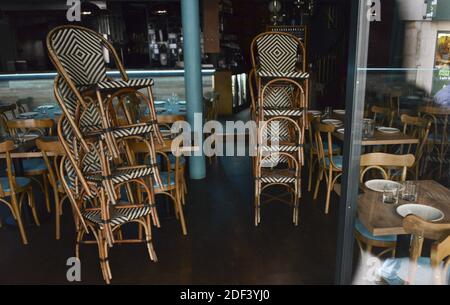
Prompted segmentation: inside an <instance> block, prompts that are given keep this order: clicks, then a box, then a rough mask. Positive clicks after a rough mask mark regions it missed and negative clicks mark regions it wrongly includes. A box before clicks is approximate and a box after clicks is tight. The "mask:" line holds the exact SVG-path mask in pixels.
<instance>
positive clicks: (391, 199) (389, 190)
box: [383, 185, 400, 204]
mask: <svg viewBox="0 0 450 305" xmlns="http://www.w3.org/2000/svg"><path fill="white" fill-rule="evenodd" d="M399 193H400V189H399V188H398V187H397V186H388V185H387V186H385V187H384V190H383V203H386V204H397V203H398V196H399Z"/></svg>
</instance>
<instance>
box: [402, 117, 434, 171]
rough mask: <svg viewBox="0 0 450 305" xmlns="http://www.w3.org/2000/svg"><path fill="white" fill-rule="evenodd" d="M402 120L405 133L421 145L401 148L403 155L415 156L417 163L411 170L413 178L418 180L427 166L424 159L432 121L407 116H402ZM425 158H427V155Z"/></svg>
mask: <svg viewBox="0 0 450 305" xmlns="http://www.w3.org/2000/svg"><path fill="white" fill-rule="evenodd" d="M400 120H401V122H402V124H403V133H404V134H407V135H410V136H412V137H415V138H418V139H419V144H415V145H413V144H410V145H405V146H404V145H402V146H401V147H400V151H401V153H402V154H405V153H406V154H410V153H413V154H414V156H415V162H414V165H413V166H412V167H411V168H410V169H409V170H410V172H411V173H412V174H413V177H414V178H415V179H416V180H418V179H419V176H420V171H421V169H422V167H425V165H424V164H426V160H423V157H424V155H425V154H426V149H427V143H428V136H429V133H430V128H431V124H432V121H431V120H429V119H427V118H421V117H413V116H409V115H407V114H402V116H401V118H400ZM425 157H427V156H426V155H425Z"/></svg>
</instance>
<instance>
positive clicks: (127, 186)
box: [47, 26, 164, 283]
mask: <svg viewBox="0 0 450 305" xmlns="http://www.w3.org/2000/svg"><path fill="white" fill-rule="evenodd" d="M47 48H48V52H49V55H50V58H51V60H52V62H53V64H54V65H55V67H56V69H57V72H58V75H57V77H56V78H55V83H54V93H55V97H56V99H57V101H58V103H59V105H60V107H61V109H62V111H63V115H62V116H61V118H60V120H59V122H58V137H59V140H60V142H61V145H62V147H63V149H64V152H65V156H64V158H63V160H62V161H61V167H60V175H59V177H60V179H61V181H62V184H63V188H64V191H65V193H66V195H67V197H68V198H69V200H70V202H71V204H72V208H73V211H74V213H75V216H76V218H77V222H76V224H77V225H76V228H77V248H76V249H77V255H78V249H79V244H80V243H96V244H97V246H98V249H99V257H100V266H101V269H102V273H103V278H104V280H105V281H106V282H107V283H109V282H110V280H111V279H112V275H111V270H110V267H109V263H108V251H109V250H108V248H110V247H112V246H113V245H114V244H116V243H146V244H147V247H148V252H149V255H150V259H151V260H152V261H156V254H155V252H154V250H153V245H152V239H151V222H153V223H154V224H155V225H156V226H158V227H159V219H158V216H157V211H156V207H155V198H154V185H153V184H155V185H157V186H159V187H163V185H164V184H163V182H162V180H161V177H160V174H159V170H158V167H157V160H156V150H155V141H156V142H158V143H159V144H160V145H163V144H164V140H163V137H162V135H161V132H160V130H159V127H158V124H157V121H156V112H155V109H154V103H153V94H152V89H151V86H152V85H153V80H151V79H136V80H130V79H128V76H127V74H126V72H125V69H124V68H123V66H122V63H121V62H120V60H119V58H118V56H117V53H116V52H115V50H114V48H113V47H112V45H111V44H110V43H109V42H108V41H107V40H105V39H104V38H103V36H102V35H100V34H98V33H96V32H94V31H92V30H89V29H86V28H83V27H79V26H60V27H57V28H55V29H53V30H52V31H50V33H49V34H48V36H47ZM105 49H106V50H108V51H109V52H110V53H111V54H112V58H113V59H114V61H115V64H116V66H117V68H118V69H119V71H120V75H121V79H120V80H111V79H109V78H108V77H107V75H106V62H105V60H104V55H103V53H104V50H105ZM142 90H145V91H146V94H144V93H142V92H141V91H142ZM127 101H130V102H133V103H136V105H135V106H136V107H134V108H133V109H130V108H128V107H124V105H125V104H126V103H127ZM141 103H142V104H143V105H144V108H146V111H147V112H146V113H145V114H146V116H144V118H142V119H141V116H140V112H141V109H142V107H141ZM119 110H121V111H122V115H118V113H119V112H120V111H119ZM131 110H132V111H131ZM135 142H139V143H144V144H145V146H146V148H147V150H146V153H147V155H148V156H149V157H148V159H149V160H150V162H148V163H145V164H139V163H138V160H137V159H136V158H135V157H134V152H133V151H132V150H131V148H130V146H131V145H132V144H133V143H135ZM147 179H152V182H153V183H149V182H148V180H147ZM129 223H137V224H138V225H139V232H138V237H137V238H132V239H125V238H124V236H123V234H122V231H121V227H122V226H124V225H125V224H129ZM142 229H143V230H144V231H145V236H144V235H143V234H142ZM88 233H92V234H88ZM87 235H91V236H93V237H94V240H86V239H85V237H86V236H87Z"/></svg>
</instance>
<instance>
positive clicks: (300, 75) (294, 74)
mask: <svg viewBox="0 0 450 305" xmlns="http://www.w3.org/2000/svg"><path fill="white" fill-rule="evenodd" d="M258 75H259V76H260V77H266V78H283V77H284V78H293V79H307V78H309V73H308V72H301V71H291V72H283V71H264V70H259V71H258Z"/></svg>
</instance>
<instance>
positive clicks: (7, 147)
mask: <svg viewBox="0 0 450 305" xmlns="http://www.w3.org/2000/svg"><path fill="white" fill-rule="evenodd" d="M14 148H15V147H14V142H13V141H11V140H8V141H4V142H1V143H0V154H5V156H6V175H7V177H8V183H9V188H10V190H11V191H10V194H11V196H14V199H13V200H16V197H15V196H16V195H15V191H14V190H15V189H16V179H15V176H14V171H13V164H12V159H11V151H12V150H14ZM0 197H6V194H5V190H4V189H3V187H2V185H1V184H0Z"/></svg>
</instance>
